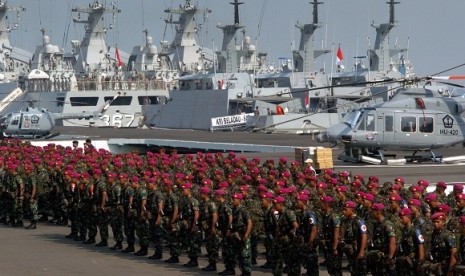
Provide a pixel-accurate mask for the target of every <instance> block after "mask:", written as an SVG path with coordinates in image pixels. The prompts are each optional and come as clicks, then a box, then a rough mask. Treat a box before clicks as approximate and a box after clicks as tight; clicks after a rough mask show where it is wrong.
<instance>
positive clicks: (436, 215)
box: [431, 212, 446, 220]
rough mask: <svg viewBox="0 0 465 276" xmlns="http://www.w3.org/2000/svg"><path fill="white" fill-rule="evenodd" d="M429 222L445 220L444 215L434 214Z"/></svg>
mask: <svg viewBox="0 0 465 276" xmlns="http://www.w3.org/2000/svg"><path fill="white" fill-rule="evenodd" d="M431 220H446V214H444V213H441V212H436V213H434V214H433V215H432V216H431Z"/></svg>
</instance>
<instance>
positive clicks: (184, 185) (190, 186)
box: [181, 182, 192, 190]
mask: <svg viewBox="0 0 465 276" xmlns="http://www.w3.org/2000/svg"><path fill="white" fill-rule="evenodd" d="M190 188H192V183H190V182H186V183H184V184H182V185H181V189H183V190H185V189H190Z"/></svg>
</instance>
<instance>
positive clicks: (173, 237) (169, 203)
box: [163, 192, 180, 257]
mask: <svg viewBox="0 0 465 276" xmlns="http://www.w3.org/2000/svg"><path fill="white" fill-rule="evenodd" d="M165 199H166V201H165V208H164V210H163V212H164V213H165V216H164V217H163V221H164V225H163V226H164V227H165V230H166V231H167V232H168V243H169V247H170V255H171V257H178V256H179V253H180V248H179V238H178V236H179V231H178V230H177V228H176V227H175V225H172V224H171V222H170V221H171V220H172V218H173V215H174V209H175V208H177V207H178V206H179V205H178V204H179V198H178V196H177V195H176V194H175V193H174V192H172V193H170V194H165Z"/></svg>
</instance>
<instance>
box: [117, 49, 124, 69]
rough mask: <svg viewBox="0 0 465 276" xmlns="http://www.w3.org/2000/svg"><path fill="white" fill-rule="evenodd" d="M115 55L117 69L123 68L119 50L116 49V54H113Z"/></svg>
mask: <svg viewBox="0 0 465 276" xmlns="http://www.w3.org/2000/svg"><path fill="white" fill-rule="evenodd" d="M115 55H116V61H117V63H116V64H117V66H118V67H123V61H122V60H121V56H120V54H119V50H118V47H116V52H115Z"/></svg>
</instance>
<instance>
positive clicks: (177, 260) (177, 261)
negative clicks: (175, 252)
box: [165, 256, 179, 264]
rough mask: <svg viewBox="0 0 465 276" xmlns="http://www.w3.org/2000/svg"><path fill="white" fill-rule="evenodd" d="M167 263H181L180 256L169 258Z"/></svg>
mask: <svg viewBox="0 0 465 276" xmlns="http://www.w3.org/2000/svg"><path fill="white" fill-rule="evenodd" d="M165 263H169V264H177V263H179V257H178V256H171V257H170V258H169V259H168V260H166V261H165Z"/></svg>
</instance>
